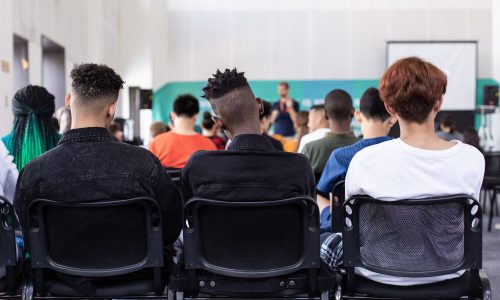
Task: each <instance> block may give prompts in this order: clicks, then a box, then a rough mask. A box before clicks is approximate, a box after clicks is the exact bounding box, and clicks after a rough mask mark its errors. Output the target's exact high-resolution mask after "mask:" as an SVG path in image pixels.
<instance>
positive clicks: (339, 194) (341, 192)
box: [331, 180, 345, 232]
mask: <svg viewBox="0 0 500 300" xmlns="http://www.w3.org/2000/svg"><path fill="white" fill-rule="evenodd" d="M332 197H333V201H332V203H331V210H332V229H331V230H332V232H342V227H343V226H342V224H343V222H342V205H343V204H344V201H345V180H341V181H339V182H337V183H336V184H335V185H334V186H333V190H332Z"/></svg>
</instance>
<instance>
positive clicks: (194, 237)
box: [184, 196, 320, 299]
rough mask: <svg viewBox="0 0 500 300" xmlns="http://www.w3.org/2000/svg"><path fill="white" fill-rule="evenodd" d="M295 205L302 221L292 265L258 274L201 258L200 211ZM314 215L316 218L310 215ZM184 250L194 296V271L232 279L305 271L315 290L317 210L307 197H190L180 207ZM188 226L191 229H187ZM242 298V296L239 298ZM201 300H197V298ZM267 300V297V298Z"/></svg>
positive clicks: (311, 200)
mask: <svg viewBox="0 0 500 300" xmlns="http://www.w3.org/2000/svg"><path fill="white" fill-rule="evenodd" d="M291 204H296V205H300V207H302V215H303V220H304V228H303V232H304V240H303V253H302V258H301V259H300V260H299V261H298V262H297V263H296V264H294V265H291V266H288V267H284V268H278V269H270V270H260V271H256V270H255V271H247V270H238V269H228V268H224V267H219V266H215V265H212V264H210V263H208V262H207V261H206V260H205V259H204V256H203V250H202V247H201V233H200V229H199V228H200V226H201V225H202V224H200V219H199V213H200V209H201V208H202V207H204V206H222V207H261V208H266V207H277V206H284V205H291ZM314 215H316V218H311V216H314ZM184 219H185V220H186V222H185V225H184V250H185V268H186V270H187V272H188V277H189V278H190V279H189V280H190V282H191V284H190V286H191V287H192V289H193V291H194V292H195V294H197V282H196V280H197V275H196V271H197V270H205V271H207V272H210V273H214V274H218V275H224V276H230V277H236V278H242V279H245V278H272V277H278V276H283V275H287V274H292V273H294V272H296V271H299V270H305V269H308V270H309V274H310V277H314V280H311V281H310V285H309V289H310V290H314V289H316V285H315V284H314V283H313V284H311V282H313V281H315V280H316V279H317V275H318V271H319V267H320V259H319V255H318V253H319V247H320V244H319V211H318V206H317V204H316V202H315V201H314V200H313V199H312V198H311V197H307V196H300V197H294V198H289V199H284V200H277V201H260V202H257V201H256V202H230V201H217V200H209V199H203V198H193V199H191V200H189V201H188V202H187V204H186V205H185V208H184ZM188 224H191V225H192V226H188ZM243 298H245V297H243ZM200 299H201V298H200ZM268 299H270V298H268Z"/></svg>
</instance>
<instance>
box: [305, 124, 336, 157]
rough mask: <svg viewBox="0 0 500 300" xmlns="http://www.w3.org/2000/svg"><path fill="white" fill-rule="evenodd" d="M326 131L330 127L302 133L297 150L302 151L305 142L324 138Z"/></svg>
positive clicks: (328, 130)
mask: <svg viewBox="0 0 500 300" xmlns="http://www.w3.org/2000/svg"><path fill="white" fill-rule="evenodd" d="M328 132H330V128H319V129H316V130H314V131H313V132H311V133H308V134H306V135H304V136H303V137H302V139H301V140H300V145H299V150H298V152H299V153H302V150H303V149H304V147H305V145H306V144H308V143H310V142H314V141H317V140H320V139H322V138H324V137H325V134H327V133H328Z"/></svg>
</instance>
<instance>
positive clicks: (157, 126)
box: [149, 122, 170, 143]
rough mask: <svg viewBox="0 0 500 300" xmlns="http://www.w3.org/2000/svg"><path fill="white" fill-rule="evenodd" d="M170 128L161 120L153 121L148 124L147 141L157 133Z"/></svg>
mask: <svg viewBox="0 0 500 300" xmlns="http://www.w3.org/2000/svg"><path fill="white" fill-rule="evenodd" d="M169 130H170V129H169V128H168V127H167V126H166V125H165V123H163V122H153V123H151V125H149V142H150V143H151V142H152V141H153V140H154V139H155V138H156V137H157V136H158V135H160V134H162V133H165V132H167V131H169Z"/></svg>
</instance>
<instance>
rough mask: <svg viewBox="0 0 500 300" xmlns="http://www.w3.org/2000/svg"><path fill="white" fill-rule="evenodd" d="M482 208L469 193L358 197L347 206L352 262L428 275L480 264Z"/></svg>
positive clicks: (349, 263)
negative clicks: (405, 197) (392, 198)
mask: <svg viewBox="0 0 500 300" xmlns="http://www.w3.org/2000/svg"><path fill="white" fill-rule="evenodd" d="M479 211H480V207H479V204H478V203H477V202H476V201H475V200H474V199H471V198H470V197H469V196H466V195H460V196H453V197H442V198H431V199H421V200H403V201H380V200H375V199H373V198H370V197H367V196H354V197H352V198H350V199H349V200H348V201H347V202H346V204H345V205H344V217H345V219H344V225H345V226H344V233H345V235H344V240H345V241H344V254H345V255H346V258H347V259H346V260H345V263H346V266H351V267H364V268H366V269H369V270H372V271H374V272H378V273H382V274H387V275H394V276H404V277H427V276H436V275H444V274H449V273H451V272H455V271H458V270H461V269H467V268H472V267H474V266H477V265H480V262H481V256H480V253H481V229H480V226H479V223H480V221H481V216H482V215H481V213H480V212H479ZM351 251H353V253H354V255H351V253H350V252H351Z"/></svg>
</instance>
